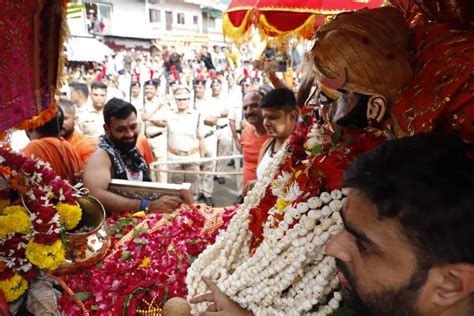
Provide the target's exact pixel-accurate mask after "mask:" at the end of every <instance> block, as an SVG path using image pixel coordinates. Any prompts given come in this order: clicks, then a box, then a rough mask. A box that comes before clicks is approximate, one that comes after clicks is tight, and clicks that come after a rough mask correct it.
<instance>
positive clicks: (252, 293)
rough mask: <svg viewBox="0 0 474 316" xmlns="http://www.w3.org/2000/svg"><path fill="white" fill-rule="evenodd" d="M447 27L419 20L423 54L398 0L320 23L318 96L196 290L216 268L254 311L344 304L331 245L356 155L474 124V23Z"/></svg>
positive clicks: (312, 310) (315, 64)
mask: <svg viewBox="0 0 474 316" xmlns="http://www.w3.org/2000/svg"><path fill="white" fill-rule="evenodd" d="M441 30H446V26H429V25H428V26H426V25H425V26H424V27H422V28H419V29H417V30H416V32H415V37H414V39H415V43H414V44H415V47H416V49H417V53H418V54H417V55H414V56H415V57H416V58H415V59H414V60H413V64H412V65H411V64H410V62H409V57H410V56H409V50H408V47H409V38H410V36H409V29H408V27H407V24H406V22H405V20H404V18H403V16H402V15H401V13H400V11H398V10H397V9H395V8H392V7H384V8H379V9H373V10H368V9H365V10H361V11H357V12H352V13H343V14H340V15H338V16H336V18H335V19H333V20H332V21H330V22H329V23H327V24H326V25H323V26H322V27H321V28H320V29H319V30H318V32H317V33H316V35H315V44H314V47H313V49H312V51H311V52H310V53H309V56H307V57H309V58H308V59H309V60H310V64H309V68H310V69H311V74H310V75H309V77H310V78H314V79H315V81H314V84H313V89H311V90H312V91H311V92H309V93H308V91H300V95H299V99H302V98H303V99H307V102H306V104H305V107H303V109H302V120H301V122H300V123H299V126H298V128H297V129H296V131H295V132H294V133H293V134H292V135H291V137H290V140H289V143H288V145H287V146H286V147H285V148H283V149H282V150H281V151H280V152H279V153H278V154H277V155H276V156H275V158H274V160H273V162H272V163H271V165H270V166H269V167H268V169H267V170H266V173H265V177H264V179H263V181H261V182H259V183H257V185H256V186H255V188H254V189H253V190H252V191H251V192H250V193H249V194H248V196H247V197H246V198H245V201H244V203H243V204H242V206H241V209H240V210H239V211H238V213H237V214H236V215H235V216H234V217H233V218H232V220H231V222H230V224H229V227H228V229H227V231H225V232H223V233H222V234H220V235H219V236H218V238H217V240H216V242H215V243H214V244H213V245H211V246H209V247H208V248H207V249H206V250H205V251H204V252H203V253H202V254H201V255H200V256H199V257H198V259H197V260H196V261H195V262H194V263H193V265H192V266H191V267H190V268H189V270H188V275H187V279H186V283H187V286H188V292H189V293H188V298H190V297H193V296H195V295H198V294H202V293H204V292H206V291H207V289H206V285H205V284H204V283H203V282H202V281H201V277H202V276H207V277H209V278H210V279H211V280H213V281H214V282H216V284H217V286H218V287H219V289H220V290H221V291H223V292H224V293H225V294H227V295H228V296H229V297H230V298H231V299H232V300H233V301H235V302H237V303H238V304H239V305H240V306H241V307H243V308H245V309H247V310H250V311H252V312H253V313H254V314H255V315H300V314H314V315H328V314H331V313H332V312H333V311H335V310H337V309H338V307H339V305H340V301H341V295H340V293H339V292H338V291H337V289H338V286H339V285H338V280H337V278H336V273H335V264H334V259H333V258H331V257H328V256H326V255H325V254H324V246H325V244H326V242H327V241H328V240H329V239H330V238H331V237H332V236H333V235H336V234H337V233H338V232H339V231H340V230H341V228H342V221H341V218H340V215H339V211H340V209H341V207H342V203H343V201H344V198H345V195H346V193H347V192H346V191H345V190H344V189H343V188H342V187H341V178H342V173H343V171H344V169H345V167H346V166H347V165H348V164H349V163H350V162H351V161H352V160H353V159H354V158H355V157H356V156H357V155H358V154H359V153H361V152H364V151H366V150H368V149H370V148H372V147H374V146H376V145H378V144H380V143H382V142H384V141H385V140H387V139H390V138H396V137H403V136H406V135H410V134H414V133H418V132H429V131H441V130H453V129H455V130H458V129H464V130H467V131H469V132H471V133H472V131H473V126H474V125H473V121H474V118H473V102H474V101H473V97H472V96H473V93H472V89H470V87H472V84H473V81H472V78H471V76H472V74H471V72H472V71H471V70H472V61H473V60H474V51H473V47H472V45H470V44H469V43H470V42H471V43H472V38H473V35H472V33H468V32H463V31H457V30H450V31H449V32H444V33H441V34H440V33H439V32H440V31H441ZM435 35H436V37H437V38H436V40H435V37H434V36H435ZM448 48H449V52H450V53H449V54H448V53H446V52H447V51H448ZM453 60H456V61H459V63H452V61H453ZM461 60H462V62H461ZM469 66H470V67H471V68H469ZM453 67H454V68H453ZM412 69H413V70H416V72H415V74H414V75H413V74H412ZM454 70H456V71H454ZM310 82H311V81H310ZM447 85H448V86H449V87H448V88H447V87H446V86H447ZM400 92H401V94H400ZM303 96H304V97H303ZM306 96H308V97H307V98H306ZM194 308H195V309H196V310H197V311H202V310H204V309H205V308H206V306H204V304H199V305H197V306H195V307H194Z"/></svg>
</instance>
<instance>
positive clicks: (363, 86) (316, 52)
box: [310, 7, 412, 130]
mask: <svg viewBox="0 0 474 316" xmlns="http://www.w3.org/2000/svg"><path fill="white" fill-rule="evenodd" d="M367 20H370V21H372V23H371V24H370V26H367V23H365V21H367ZM408 39H409V34H408V28H407V26H406V24H405V21H404V18H403V16H402V15H401V14H400V12H398V10H396V9H394V8H391V7H383V8H379V9H373V10H360V11H357V12H355V13H351V14H344V13H343V14H340V15H337V16H336V17H335V19H333V20H332V21H330V22H328V23H327V24H325V25H323V26H321V27H320V28H319V30H318V32H317V33H316V36H315V44H314V47H313V49H312V51H311V59H312V62H313V65H312V71H313V73H314V75H315V78H316V85H317V89H315V91H314V97H313V98H312V100H310V102H311V103H312V105H313V106H317V107H318V109H319V110H318V112H319V119H320V120H321V121H322V122H324V125H326V126H327V127H328V128H329V129H331V130H334V129H335V128H336V125H339V126H342V127H346V128H349V127H353V128H364V127H370V126H374V125H376V124H378V123H380V122H381V121H382V120H383V119H384V118H385V117H386V112H387V107H388V104H390V103H392V102H393V100H394V99H395V97H396V96H397V95H398V93H399V92H400V90H402V88H403V87H404V86H405V85H406V83H407V82H408V81H409V80H410V78H411V74H412V72H411V67H410V63H409V60H408Z"/></svg>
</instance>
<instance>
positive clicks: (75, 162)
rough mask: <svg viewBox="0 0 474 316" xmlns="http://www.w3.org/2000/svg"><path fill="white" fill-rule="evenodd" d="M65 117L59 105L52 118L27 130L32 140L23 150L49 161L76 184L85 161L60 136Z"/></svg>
mask: <svg viewBox="0 0 474 316" xmlns="http://www.w3.org/2000/svg"><path fill="white" fill-rule="evenodd" d="M63 119H64V116H63V113H62V110H61V108H60V107H59V108H58V113H57V115H56V116H55V117H54V118H53V119H52V120H50V121H49V122H47V123H45V124H44V125H42V126H40V127H37V128H35V129H32V130H29V131H27V132H26V134H27V135H28V138H29V139H30V140H31V141H30V142H29V143H28V145H26V147H25V148H23V151H22V152H23V154H25V155H26V156H33V157H35V158H38V159H41V160H43V161H45V162H49V163H50V165H51V168H52V169H53V170H54V171H56V173H57V174H58V175H59V176H60V177H61V178H63V179H66V180H68V181H69V183H71V184H75V183H76V182H77V178H78V176H79V173H80V172H81V171H82V169H83V168H84V163H83V162H82V160H81V158H80V157H79V156H78V155H77V154H76V152H75V151H74V149H73V148H72V146H71V145H70V144H69V143H68V142H67V141H66V140H65V139H64V138H62V137H61V136H60V131H61V126H62V124H63Z"/></svg>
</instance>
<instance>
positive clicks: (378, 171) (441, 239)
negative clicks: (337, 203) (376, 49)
mask: <svg viewBox="0 0 474 316" xmlns="http://www.w3.org/2000/svg"><path fill="white" fill-rule="evenodd" d="M473 153H474V146H473V144H472V143H470V144H469V143H466V142H464V141H462V140H461V139H460V138H457V137H455V136H447V135H430V134H420V135H416V136H414V137H411V138H402V139H398V140H394V141H390V142H388V143H386V144H384V145H382V146H380V147H378V148H375V149H373V150H371V151H370V152H367V153H366V154H363V155H361V156H359V157H358V158H357V159H356V161H355V162H354V163H352V165H351V166H350V167H349V168H348V169H347V170H346V172H345V176H344V186H345V187H347V188H349V195H348V197H347V200H346V202H345V203H344V206H343V209H342V211H341V217H342V219H343V221H344V224H345V230H344V231H342V232H341V233H339V234H338V235H337V236H335V237H334V238H333V239H332V240H331V241H329V242H328V244H327V245H326V254H327V255H329V256H333V257H336V267H337V270H338V276H339V280H340V283H341V287H342V293H343V297H344V302H345V304H347V305H349V306H351V307H352V308H353V309H354V312H355V313H356V314H357V315H364V316H372V315H373V316H394V315H410V316H412V315H413V316H414V315H430V316H436V315H456V316H468V315H469V316H470V315H473V314H474V243H473V242H472V225H473V223H474V212H473V210H472V206H473V205H474V195H473V194H472V192H473V190H474V178H473V177H472V175H473V174H474V159H473Z"/></svg>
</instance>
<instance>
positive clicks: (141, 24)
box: [69, 0, 227, 49]
mask: <svg viewBox="0 0 474 316" xmlns="http://www.w3.org/2000/svg"><path fill="white" fill-rule="evenodd" d="M220 1H221V0H103V1H88V2H87V1H84V2H82V3H83V4H84V8H83V14H82V16H81V17H80V18H78V17H76V18H74V19H69V26H70V29H71V34H72V35H73V36H76V34H81V35H80V36H83V35H84V33H86V34H91V35H93V36H94V37H95V38H97V39H99V40H101V41H103V42H105V43H107V44H108V45H109V46H111V47H112V48H120V47H124V48H125V47H135V48H144V49H148V48H150V47H151V46H152V45H153V44H154V43H155V44H156V43H158V44H171V45H172V44H173V43H178V42H184V41H190V42H194V43H202V44H208V45H215V44H222V43H223V40H224V39H223V35H222V14H223V11H224V10H225V8H226V7H227V6H226V4H224V3H221V2H220ZM224 1H225V0H224Z"/></svg>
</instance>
